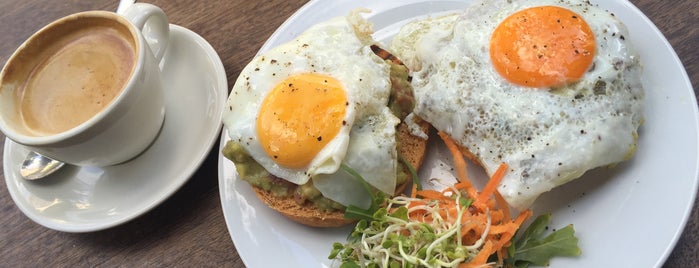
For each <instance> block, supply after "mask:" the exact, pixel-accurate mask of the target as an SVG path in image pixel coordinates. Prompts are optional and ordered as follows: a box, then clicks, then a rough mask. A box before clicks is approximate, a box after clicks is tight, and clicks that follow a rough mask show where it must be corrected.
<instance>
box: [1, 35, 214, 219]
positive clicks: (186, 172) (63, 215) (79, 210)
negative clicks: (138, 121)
mask: <svg viewBox="0 0 699 268" xmlns="http://www.w3.org/2000/svg"><path fill="white" fill-rule="evenodd" d="M160 66H161V69H162V71H163V85H164V86H165V95H166V103H167V104H166V115H165V123H164V124H163V129H162V130H161V133H160V136H159V137H158V138H157V139H156V141H155V142H154V143H153V144H152V145H151V147H150V148H149V149H148V150H147V151H145V152H144V153H143V154H141V155H140V156H138V157H137V158H135V159H134V160H131V161H129V162H127V163H125V164H121V165H117V166H111V167H106V168H92V167H85V168H81V167H75V166H70V167H65V168H64V169H63V170H60V171H59V172H58V173H56V174H54V175H52V177H49V178H45V179H43V180H38V181H27V180H24V179H22V178H21V177H20V175H19V166H20V163H21V162H22V160H23V158H24V156H25V155H26V154H27V150H26V149H25V148H24V147H23V146H20V145H18V144H16V143H14V142H12V141H10V140H9V139H6V140H5V149H4V156H3V158H4V159H3V167H4V172H5V181H6V182H7V188H8V190H9V192H10V195H11V196H12V199H13V200H14V202H15V204H17V206H18V207H19V209H20V210H21V211H22V212H23V213H24V214H25V215H27V216H28V217H29V218H30V219H32V220H33V221H35V222H37V223H39V224H41V225H43V226H45V227H48V228H51V229H55V230H59V231H65V232H90V231H96V230H101V229H106V228H109V227H112V226H115V225H118V224H121V223H124V222H126V221H128V220H131V219H133V218H135V217H137V216H139V215H141V214H143V213H144V212H146V211H148V210H150V209H152V208H153V207H155V206H156V205H158V204H159V203H161V202H162V201H164V200H165V199H167V198H168V197H169V196H170V195H172V194H173V193H174V192H175V191H176V190H177V189H179V188H180V187H181V186H182V185H183V184H184V183H185V182H186V181H187V180H188V179H189V177H190V176H191V175H192V174H193V173H194V172H195V171H196V170H197V168H198V167H199V166H200V164H201V163H202V162H203V161H204V159H205V158H206V157H207V155H208V153H209V151H210V150H211V148H212V146H213V145H214V144H215V142H216V141H217V139H218V135H219V132H220V130H221V114H222V112H223V108H224V107H225V103H226V99H227V97H228V83H227V80H226V73H225V70H224V68H223V64H222V63H221V59H220V58H219V56H218V54H216V51H215V50H214V49H213V48H212V47H211V45H210V44H209V43H208V42H206V40H204V39H203V38H202V37H201V36H199V35H197V34H196V33H194V32H192V31H190V30H188V29H186V28H184V27H181V26H177V25H172V24H171V25H170V47H169V48H168V51H167V52H166V54H165V56H164V57H163V61H162V62H161V65H160Z"/></svg>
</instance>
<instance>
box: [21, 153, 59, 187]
mask: <svg viewBox="0 0 699 268" xmlns="http://www.w3.org/2000/svg"><path fill="white" fill-rule="evenodd" d="M64 164H65V163H63V162H61V161H58V160H53V159H51V158H48V157H46V156H43V155H40V154H39V153H36V152H33V151H32V152H29V154H28V155H27V157H26V158H24V162H22V166H21V167H20V168H19V174H20V175H21V176H22V178H24V179H27V180H37V179H41V178H43V177H46V176H48V175H49V174H51V173H53V172H55V171H56V170H59V169H60V168H61V167H63V165H64Z"/></svg>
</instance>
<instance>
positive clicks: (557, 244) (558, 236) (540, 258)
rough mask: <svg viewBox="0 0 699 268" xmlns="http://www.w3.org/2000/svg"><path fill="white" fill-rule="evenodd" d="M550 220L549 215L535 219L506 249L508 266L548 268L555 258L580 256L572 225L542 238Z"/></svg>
mask: <svg viewBox="0 0 699 268" xmlns="http://www.w3.org/2000/svg"><path fill="white" fill-rule="evenodd" d="M550 220H551V215H550V214H543V215H541V216H539V217H537V218H536V219H535V220H534V221H533V222H532V223H531V224H530V225H529V227H527V229H526V230H525V231H524V233H522V235H521V236H520V237H519V238H518V239H517V240H516V241H515V242H514V243H513V244H512V245H511V246H510V247H509V248H508V253H509V254H508V255H509V258H508V259H507V260H506V262H507V263H508V264H509V265H510V266H515V267H528V266H529V265H537V266H548V264H549V260H550V259H551V258H553V257H555V256H561V257H575V256H580V254H581V252H582V251H581V250H580V248H579V247H578V238H577V237H575V229H574V228H573V225H568V226H566V227H563V228H561V229H558V230H556V231H555V232H552V233H550V234H549V235H547V236H546V237H543V232H544V230H545V229H546V226H547V225H548V224H549V222H550Z"/></svg>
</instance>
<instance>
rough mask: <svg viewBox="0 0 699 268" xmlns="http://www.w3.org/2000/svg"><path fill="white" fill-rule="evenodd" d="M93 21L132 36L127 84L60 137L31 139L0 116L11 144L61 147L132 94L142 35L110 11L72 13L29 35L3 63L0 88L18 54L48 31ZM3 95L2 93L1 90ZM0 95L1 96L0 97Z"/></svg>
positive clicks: (141, 58) (141, 52)
mask: <svg viewBox="0 0 699 268" xmlns="http://www.w3.org/2000/svg"><path fill="white" fill-rule="evenodd" d="M94 18H100V19H109V20H112V21H115V22H117V23H118V24H120V25H122V26H125V27H126V28H127V29H128V30H129V33H130V34H131V37H132V38H133V41H134V49H135V50H136V53H135V54H136V60H135V64H134V67H133V69H132V71H131V74H130V76H129V79H128V81H127V82H126V84H125V85H124V86H123V88H122V90H121V91H120V92H119V94H118V95H117V96H116V97H115V98H114V99H112V100H111V101H110V103H109V104H107V106H105V107H104V108H102V110H100V111H99V112H97V113H96V114H94V115H93V116H92V117H90V118H89V119H87V120H85V121H84V122H82V123H80V124H78V125H76V126H74V127H72V128H70V129H68V130H65V131H62V132H59V133H54V134H50V135H37V136H32V135H27V134H22V133H20V132H19V131H17V129H16V128H15V127H13V126H12V124H11V123H9V122H8V120H7V119H6V116H5V115H4V114H3V113H2V112H0V131H2V132H3V134H5V136H6V137H8V138H10V139H11V140H13V141H15V142H17V143H20V144H24V145H37V146H38V145H48V144H55V143H60V142H62V141H65V140H68V139H70V138H71V137H74V136H76V135H79V134H80V133H83V132H84V131H85V130H88V129H89V128H91V127H92V126H94V125H95V124H97V123H98V122H100V121H101V120H102V119H104V118H105V117H106V116H107V115H108V114H110V113H111V112H112V111H113V110H114V109H115V107H116V106H118V105H119V104H120V103H121V101H122V99H124V98H125V96H126V95H127V94H128V93H129V92H130V91H132V90H133V84H134V83H135V82H134V80H136V79H135V78H136V76H138V75H139V74H140V73H141V72H142V69H143V64H144V57H146V55H147V54H146V53H145V49H143V44H142V39H141V34H140V32H139V31H138V29H136V26H134V25H133V24H132V23H131V22H130V21H129V20H128V19H127V18H126V17H124V16H122V15H120V14H117V13H114V12H110V11H105V10H90V11H83V12H78V13H73V14H70V15H67V16H64V17H62V18H59V19H56V20H53V21H52V22H50V23H49V24H47V25H45V26H44V27H42V28H41V29H39V30H38V31H36V32H34V33H33V34H32V35H30V36H29V37H28V38H27V39H26V40H25V41H24V42H22V44H21V45H20V46H19V47H17V48H16V49H15V51H14V52H13V53H12V55H11V56H10V57H9V58H8V60H7V62H6V63H5V66H3V68H2V70H1V71H0V88H1V87H2V86H3V85H2V84H3V80H4V78H5V75H6V69H7V68H8V66H10V65H13V64H19V63H15V62H16V61H20V60H21V59H18V56H19V54H21V53H20V52H21V51H22V50H24V49H25V48H26V47H28V46H30V45H31V44H32V43H33V42H35V40H36V39H38V37H40V36H42V35H45V34H46V32H47V31H50V30H51V29H53V28H55V27H58V26H60V25H61V24H64V23H75V22H74V21H78V20H84V19H94ZM15 88H16V87H13V88H12V89H10V90H11V91H14V89H15ZM2 90H3V91H4V89H2ZM0 94H1V93H0Z"/></svg>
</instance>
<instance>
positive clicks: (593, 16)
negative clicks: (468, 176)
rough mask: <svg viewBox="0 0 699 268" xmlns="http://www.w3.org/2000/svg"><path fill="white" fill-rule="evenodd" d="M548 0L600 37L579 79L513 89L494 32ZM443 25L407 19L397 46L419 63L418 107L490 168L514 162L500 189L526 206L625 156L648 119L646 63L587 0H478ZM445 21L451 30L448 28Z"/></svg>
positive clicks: (420, 113)
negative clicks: (495, 59)
mask: <svg viewBox="0 0 699 268" xmlns="http://www.w3.org/2000/svg"><path fill="white" fill-rule="evenodd" d="M542 5H555V6H562V7H565V8H568V9H570V10H572V11H574V12H576V13H577V14H579V15H581V16H582V17H583V19H584V20H585V21H586V22H587V23H588V25H589V26H590V28H591V29H592V31H593V32H594V34H595V38H596V42H597V47H596V54H595V57H594V60H593V65H592V67H591V68H590V70H589V71H588V72H587V73H585V74H584V76H583V77H582V78H581V79H580V81H578V82H576V83H573V84H570V85H567V86H564V87H559V88H554V89H549V90H541V89H532V88H526V87H521V86H518V85H514V84H511V83H509V82H508V81H506V80H505V79H504V78H502V77H501V76H500V75H499V74H498V73H497V71H495V69H494V68H493V67H492V63H491V61H490V57H489V45H490V37H491V35H492V32H493V30H494V29H495V28H496V27H497V25H498V24H499V23H500V22H501V21H502V20H504V19H505V18H506V17H507V16H509V15H510V14H513V13H515V12H517V11H519V10H522V9H525V8H528V7H533V6H542ZM431 20H433V21H437V23H434V22H432V23H429V22H428V23H426V22H415V23H411V24H408V25H406V26H405V27H404V28H403V29H402V30H401V31H400V32H399V33H398V34H397V35H396V36H395V37H394V41H393V43H394V44H396V45H392V46H391V49H393V50H394V51H395V53H396V54H397V55H398V57H403V59H404V60H405V61H406V62H413V66H414V67H415V68H414V71H416V72H415V73H413V82H412V85H413V88H414V92H415V97H416V101H417V104H416V107H415V110H414V113H415V114H416V115H418V116H419V117H421V118H423V119H425V120H426V121H428V122H430V123H431V124H432V125H433V126H435V128H437V129H438V130H441V131H444V132H446V133H448V134H450V136H452V137H453V138H454V139H455V140H456V141H457V142H458V143H460V145H461V146H463V147H464V148H466V149H468V150H469V151H470V152H471V153H473V154H475V155H476V156H477V158H479V159H480V162H481V163H480V164H481V165H482V166H483V167H484V168H485V170H486V171H487V173H488V174H492V173H493V172H494V171H495V170H496V169H497V167H498V166H499V165H500V163H503V162H504V163H506V164H508V165H509V167H510V169H509V172H508V173H507V174H506V175H505V177H504V178H503V180H502V183H501V184H500V186H499V188H498V190H499V191H500V193H501V194H502V195H503V197H505V199H506V200H507V201H508V202H509V203H510V204H511V205H513V206H515V207H518V208H525V207H528V206H529V205H531V203H532V202H533V201H534V200H535V199H536V198H537V197H538V196H539V195H540V194H541V193H543V192H546V191H549V190H551V189H552V188H554V187H556V186H558V185H561V184H563V183H566V182H568V181H570V180H573V179H575V178H578V177H580V176H581V175H582V174H583V173H584V172H585V171H587V170H589V169H592V168H595V167H599V166H607V165H610V164H614V163H618V162H621V161H623V160H626V159H628V158H629V157H630V156H631V155H632V154H633V152H634V150H635V148H636V140H637V130H638V128H639V126H640V124H641V122H642V119H643V98H644V94H643V88H642V85H641V78H640V76H641V71H642V70H641V69H642V68H641V64H640V59H639V57H638V54H637V52H636V51H635V50H634V49H633V46H632V44H630V43H629V42H628V41H626V40H625V36H628V31H627V30H626V28H625V26H624V25H623V24H622V23H621V22H620V21H619V20H618V19H616V18H615V17H614V16H613V15H612V14H610V13H609V12H606V11H604V10H601V9H599V8H597V7H596V6H593V5H591V4H589V2H587V1H573V0H571V1H557V0H536V1H517V0H512V1H492V0H491V1H477V2H476V3H474V4H473V5H471V6H470V7H469V8H467V9H466V10H465V11H464V12H462V13H460V14H459V15H458V17H457V15H452V16H447V17H444V18H442V19H431ZM445 25H446V26H445Z"/></svg>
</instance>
